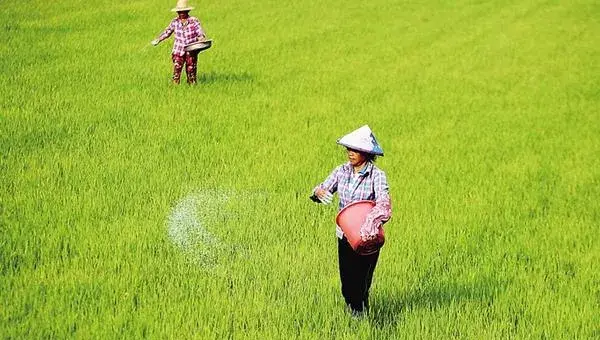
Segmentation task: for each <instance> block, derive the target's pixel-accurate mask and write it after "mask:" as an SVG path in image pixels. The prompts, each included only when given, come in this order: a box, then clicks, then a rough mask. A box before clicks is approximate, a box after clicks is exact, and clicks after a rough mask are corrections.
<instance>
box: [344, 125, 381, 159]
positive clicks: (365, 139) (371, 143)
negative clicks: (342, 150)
mask: <svg viewBox="0 0 600 340" xmlns="http://www.w3.org/2000/svg"><path fill="white" fill-rule="evenodd" d="M337 143H338V144H341V145H343V146H345V147H347V148H350V149H354V150H358V151H362V152H366V153H370V154H373V155H379V156H383V149H382V148H381V146H380V145H379V143H377V139H375V136H374V135H373V132H372V131H371V128H369V126H368V125H364V126H362V127H360V128H358V129H356V130H354V131H352V132H350V133H349V134H347V135H345V136H344V137H342V138H340V139H338V141H337Z"/></svg>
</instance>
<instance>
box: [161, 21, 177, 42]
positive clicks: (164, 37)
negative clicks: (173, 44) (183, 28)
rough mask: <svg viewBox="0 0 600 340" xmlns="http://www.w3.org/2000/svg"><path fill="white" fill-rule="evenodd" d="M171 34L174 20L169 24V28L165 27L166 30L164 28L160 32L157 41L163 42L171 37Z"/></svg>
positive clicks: (173, 30) (173, 28)
mask: <svg viewBox="0 0 600 340" xmlns="http://www.w3.org/2000/svg"><path fill="white" fill-rule="evenodd" d="M173 32H175V20H173V21H171V23H170V24H169V26H167V28H165V31H164V32H162V34H161V35H160V36H159V37H158V39H157V40H158V41H159V42H160V41H163V40H165V39H167V38H168V37H170V36H171V34H173Z"/></svg>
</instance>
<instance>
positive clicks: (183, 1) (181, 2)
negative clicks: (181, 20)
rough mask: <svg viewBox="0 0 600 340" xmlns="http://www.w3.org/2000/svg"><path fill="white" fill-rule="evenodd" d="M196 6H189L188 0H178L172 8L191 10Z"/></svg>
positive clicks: (179, 10)
mask: <svg viewBox="0 0 600 340" xmlns="http://www.w3.org/2000/svg"><path fill="white" fill-rule="evenodd" d="M193 9H194V7H190V6H188V0H177V5H176V6H175V8H173V9H172V10H171V12H184V11H191V10H193Z"/></svg>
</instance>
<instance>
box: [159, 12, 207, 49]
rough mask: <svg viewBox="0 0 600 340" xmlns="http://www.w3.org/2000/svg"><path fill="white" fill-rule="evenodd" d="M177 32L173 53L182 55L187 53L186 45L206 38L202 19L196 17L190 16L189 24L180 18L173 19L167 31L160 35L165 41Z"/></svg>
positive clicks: (160, 39)
mask: <svg viewBox="0 0 600 340" xmlns="http://www.w3.org/2000/svg"><path fill="white" fill-rule="evenodd" d="M173 32H175V43H174V44H173V54H175V55H178V56H182V55H184V54H185V46H187V45H189V44H191V43H195V42H196V41H198V40H202V39H204V37H205V35H204V30H203V29H202V26H200V21H199V20H198V18H196V17H188V18H187V24H186V25H184V24H183V23H182V22H181V21H180V20H179V19H178V18H175V19H173V20H172V21H171V23H170V24H169V26H168V27H167V28H166V29H165V31H164V32H163V33H162V34H161V35H160V37H158V40H159V41H163V40H165V39H167V38H168V37H170V36H171V34H173Z"/></svg>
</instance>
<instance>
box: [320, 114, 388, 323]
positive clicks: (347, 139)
mask: <svg viewBox="0 0 600 340" xmlns="http://www.w3.org/2000/svg"><path fill="white" fill-rule="evenodd" d="M337 143H338V144H341V145H343V146H345V147H346V150H347V154H348V162H347V163H345V164H342V165H340V166H338V167H337V168H335V169H334V170H333V172H332V173H331V174H330V175H329V177H327V179H325V181H324V182H323V183H321V184H319V185H318V186H317V187H315V188H314V189H313V195H312V196H311V199H312V200H313V201H315V202H317V203H324V204H329V203H331V201H332V199H333V194H334V193H335V192H337V193H338V195H339V199H340V202H339V207H338V208H339V210H342V209H343V208H344V207H346V206H348V205H349V204H351V203H354V202H358V201H363V200H370V201H375V206H374V207H373V209H371V210H370V211H369V213H368V215H367V216H366V218H365V220H364V222H363V223H362V224H361V226H360V237H361V239H362V240H363V241H365V242H368V241H372V240H374V239H376V238H377V236H378V234H379V228H380V227H381V226H382V225H383V224H384V223H385V222H387V221H388V220H389V219H390V217H391V214H392V209H391V200H390V195H389V187H388V183H387V178H386V175H385V173H384V172H383V171H382V170H380V169H379V168H378V167H377V166H375V164H374V162H375V159H376V157H377V156H383V150H382V149H381V147H380V146H379V143H378V142H377V140H376V139H375V136H374V135H373V133H372V132H371V129H370V128H369V127H368V126H367V125H365V126H363V127H361V128H359V129H357V130H355V131H353V132H351V133H349V134H348V135H346V136H344V137H342V138H341V139H339V140H338V142H337ZM336 235H337V237H338V261H339V269H340V279H341V286H342V295H343V296H344V300H345V301H346V305H347V306H348V307H349V309H350V311H351V312H352V315H353V316H361V315H363V314H364V313H366V312H367V311H368V309H369V288H370V287H371V282H372V279H373V272H374V271H375V265H376V264H377V259H378V258H379V249H377V250H375V251H374V252H371V253H370V254H369V255H361V254H359V253H357V252H355V251H354V249H353V248H352V247H351V245H350V244H349V242H348V239H347V238H346V236H345V235H344V232H343V231H342V229H341V228H340V226H337V228H336Z"/></svg>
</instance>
